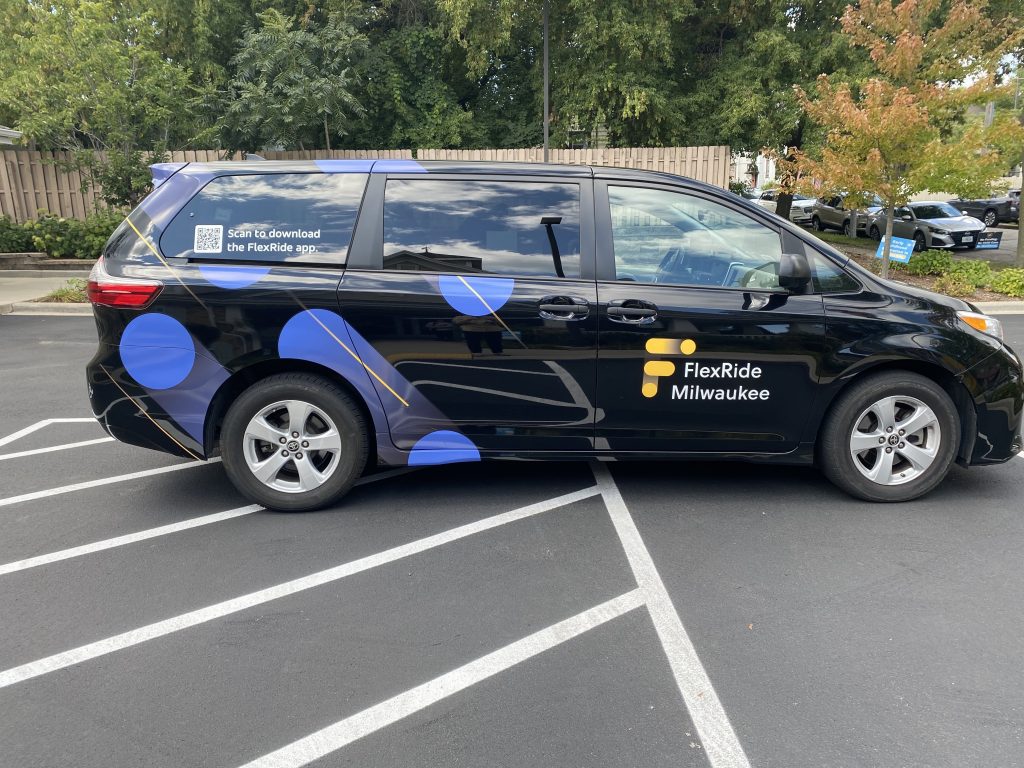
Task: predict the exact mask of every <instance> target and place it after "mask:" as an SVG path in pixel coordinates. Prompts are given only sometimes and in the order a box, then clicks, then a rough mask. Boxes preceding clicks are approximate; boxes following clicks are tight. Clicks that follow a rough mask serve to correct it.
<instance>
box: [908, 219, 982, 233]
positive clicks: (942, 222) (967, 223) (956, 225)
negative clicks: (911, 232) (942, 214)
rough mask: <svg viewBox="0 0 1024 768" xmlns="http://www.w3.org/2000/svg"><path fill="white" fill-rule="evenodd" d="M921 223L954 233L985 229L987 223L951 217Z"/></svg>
mask: <svg viewBox="0 0 1024 768" xmlns="http://www.w3.org/2000/svg"><path fill="white" fill-rule="evenodd" d="M920 221H926V222H928V223H929V224H931V225H932V226H933V227H941V228H942V229H949V230H952V231H953V232H966V231H968V230H971V229H984V228H985V223H984V222H982V221H981V220H980V219H976V218H974V217H973V216H949V217H946V218H942V219H920Z"/></svg>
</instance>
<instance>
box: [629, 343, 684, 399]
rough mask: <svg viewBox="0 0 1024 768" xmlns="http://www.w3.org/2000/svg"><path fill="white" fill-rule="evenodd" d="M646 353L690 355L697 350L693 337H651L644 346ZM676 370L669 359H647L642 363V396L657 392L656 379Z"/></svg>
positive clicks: (659, 355) (653, 394) (661, 355)
mask: <svg viewBox="0 0 1024 768" xmlns="http://www.w3.org/2000/svg"><path fill="white" fill-rule="evenodd" d="M645 349H646V350H647V354H649V355H657V356H658V357H666V356H676V355H683V356H686V355H692V354H693V353H694V352H696V351H697V343H696V342H695V341H694V340H693V339H660V338H651V339H648V340H647V344H646V346H645ZM675 372H676V364H675V363H673V362H672V361H671V360H648V361H647V362H645V363H644V381H643V386H641V387H640V391H641V392H642V393H643V396H644V397H654V396H655V395H657V394H658V379H663V378H665V377H666V376H671V375H672V374H674V373H675Z"/></svg>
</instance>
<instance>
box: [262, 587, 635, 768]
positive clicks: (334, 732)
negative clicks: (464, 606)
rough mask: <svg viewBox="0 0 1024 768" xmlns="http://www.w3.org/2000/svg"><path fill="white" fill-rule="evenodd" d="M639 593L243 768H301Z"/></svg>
mask: <svg viewBox="0 0 1024 768" xmlns="http://www.w3.org/2000/svg"><path fill="white" fill-rule="evenodd" d="M643 603H644V600H643V597H642V595H641V591H640V590H633V591H632V592H627V593H626V594H624V595H620V596H619V597H616V598H614V599H612V600H609V601H607V602H604V603H601V604H600V605H597V606H594V607H593V608H590V609H589V610H586V611H583V612H582V613H578V614H576V615H575V616H572V617H570V618H568V619H565V620H563V621H560V622H558V623H557V624H552V625H551V626H549V627H546V628H545V629H542V630H540V631H538V632H534V633H533V634H532V635H527V636H526V637H524V638H521V639H520V640H517V641H515V642H514V643H511V644H509V645H506V646H504V647H503V648H499V649H498V650H496V651H492V652H491V653H488V654H487V655H485V656H482V657H480V658H479V659H476V660H475V661H471V662H469V663H468V664H464V665H462V666H461V667H458V668H456V669H454V670H452V671H451V672H448V673H446V674H444V675H441V676H440V677H436V678H434V679H433V680H430V681H428V682H426V683H423V684H422V685H418V686H416V687H415V688H412V689H410V690H408V691H405V692H403V693H400V694H398V695H397V696H393V697H392V698H390V699H387V700H386V701H382V702H380V703H379V704H375V705H374V706H372V707H369V708H368V709H364V710H363V711H361V712H357V713H356V714H354V715H352V716H350V717H346V718H345V719H344V720H340V721H338V722H336V723H334V724H332V725H329V726H327V727H326V728H323V729H321V730H319V731H317V732H316V733H313V734H310V735H309V736H306V737H304V738H302V739H299V740H297V741H294V742H292V743H291V744H288V745H287V746H284V747H281V748H280V749H278V750H276V751H274V752H271V753H270V754H267V755H264V756H263V757H260V758H257V759H256V760H253V761H251V762H249V763H246V764H245V765H244V766H242V768H300V766H304V765H308V764H309V763H311V762H313V761H314V760H318V759H320V758H321V757H324V756H325V755H329V754H330V753H332V752H335V751H337V750H339V749H341V748H342V747H344V746H346V745H348V744H351V743H352V742H354V741H356V740H358V739H361V738H363V737H365V736H368V735H370V734H371V733H374V732H376V731H379V730H380V729H382V728H384V727H386V726H388V725H391V724H392V723H395V722H397V721H399V720H402V719H403V718H406V717H409V716H410V715H413V714H415V713H416V712H419V711H421V710H423V709H426V708H427V707H429V706H431V705H432V704H436V703H437V702H439V701H441V700H442V699H446V698H448V697H449V696H452V695H454V694H456V693H458V692H460V691H463V690H465V689H466V688H469V687H470V686H472V685H476V684H477V683H479V682H482V681H484V680H487V679H488V678H490V677H494V676H495V675H497V674H498V673H500V672H503V671H505V670H506V669H509V668H510V667H514V666H515V665H516V664H521V663H522V662H524V661H527V660H529V659H530V658H532V657H534V656H537V655H538V654H541V653H543V652H544V651H547V650H549V649H551V648H554V647H556V646H559V645H561V644H563V643H565V642H567V641H569V640H571V639H573V638H574V637H577V636H579V635H581V634H583V633H584V632H587V631H589V630H591V629H594V628H595V627H599V626H601V625H602V624H605V623H606V622H608V621H611V620H612V619H614V618H617V617H619V616H622V615H623V614H625V613H628V612H629V611H632V610H635V609H636V608H639V607H640V606H642V605H643Z"/></svg>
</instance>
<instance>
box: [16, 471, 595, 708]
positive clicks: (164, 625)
mask: <svg viewBox="0 0 1024 768" xmlns="http://www.w3.org/2000/svg"><path fill="white" fill-rule="evenodd" d="M179 466H190V465H187V464H186V465H179ZM598 493H600V491H599V490H598V488H597V487H596V486H591V487H590V488H584V489H583V490H580V491H573V492H572V493H567V494H564V495H562V496H558V497H556V498H553V499H547V500H545V501H539V502H537V503H536V504H530V505H528V506H525V507H520V508H519V509H514V510H512V511H510V512H503V513H501V514H498V515H493V516H491V517H487V518H484V519H483V520H477V521H475V522H472V523H467V524H466V525H460V526H459V527H457V528H452V529H450V530H447V531H443V532H442V533H438V534H434V535H433V536H427V537H426V538H423V539H417V540H416V541H412V542H410V543H408V544H402V545H401V546H398V547H394V548H392V549H388V550H386V551H384V552H378V553H377V554H375V555H369V556H367V557H363V558H360V559H358V560H353V561H351V562H348V563H344V564H343V565H338V566H335V567H334V568H328V569H326V570H323V571H318V572H317V573H313V574H310V575H309V576H303V577H302V578H299V579H294V580H292V581H286V582H284V583H283V584H277V585H275V586H273V587H267V588H266V589H261V590H258V591H256V592H250V593H249V594H247V595H242V596H241V597H236V598H233V599H231V600H225V601H224V602H220V603H215V604H214V605H209V606H207V607H205V608H200V609H198V610H195V611H190V612H188V613H183V614H181V615H179V616H173V617H171V618H169V619H164V620H163V621H158V622H155V623H153V624H147V625H146V626H144V627H139V628H138V629H132V630H129V631H128V632H122V633H121V634H119V635H114V636H112V637H108V638H105V639H103V640H98V641H96V642H93V643H89V644H87V645H83V646H79V647H78V648H73V649H72V650H70V651H64V652H63V653H58V654H54V655H53V656H47V657H45V658H42V659H38V660H37V661H31V662H29V663H27V664H22V665H21V666H18V667H12V668H11V669H8V670H5V671H3V672H0V688H6V687H7V686H9V685H14V684H15V683H20V682H23V681H25V680H30V679H32V678H34V677H39V676H40V675H45V674H48V673H50V672H56V671H57V670H58V669H64V668H65V667H70V666H73V665H75V664H81V663H82V662H83V661H88V660H89V659H95V658H97V657H99V656H105V655H107V654H110V653H114V652H116V651H122V650H124V649H125V648H131V647H132V646H135V645H139V644H141V643H144V642H146V641H148V640H155V639H156V638H158V637H163V636H164V635H169V634H171V633H173V632H179V631H181V630H183V629H188V628H189V627H194V626H197V625H199V624H204V623H206V622H208V621H213V620H214V619H219V618H222V617H224V616H229V615H231V614H233V613H238V612H239V611H244V610H247V609H249V608H253V607H255V606H257V605H262V604H263V603H268V602H270V601H271V600H277V599H278V598H282V597H287V596H289V595H294V594H296V593H298V592H302V591H305V590H308V589H313V588H314V587H319V586H323V585H324V584H330V583H331V582H334V581H338V580H340V579H343V578H345V577H346V576H352V575H354V574H357V573H362V572H363V571H368V570H370V569H372V568H377V567H379V566H382V565H387V564H388V563H393V562H395V561H396V560H401V559H402V558H406V557H409V556H411V555H416V554H419V553H421V552H426V551H427V550H430V549H434V548H435V547H440V546H442V545H444V544H450V543H451V542H453V541H457V540H459V539H463V538H466V537H467V536H472V535H474V534H477V533H482V532H483V531H488V530H491V529H492V528H497V527H499V526H502V525H506V524H508V523H512V522H515V521H517V520H523V519H525V518H528V517H532V516H533V515H538V514H540V513H542V512H548V511H550V510H552V509H557V508H558V507H564V506H566V505H567V504H573V503H575V502H577V501H582V500H583V499H589V498H591V497H593V496H596V495H598Z"/></svg>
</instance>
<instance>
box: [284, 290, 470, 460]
mask: <svg viewBox="0 0 1024 768" xmlns="http://www.w3.org/2000/svg"><path fill="white" fill-rule="evenodd" d="M277 348H278V354H279V355H280V357H282V358H286V359H287V358H294V359H298V360H308V361H310V362H314V363H318V364H319V365H323V366H325V367H327V368H329V369H331V370H332V371H335V372H336V373H338V374H340V375H341V376H344V377H345V379H346V380H347V381H348V382H349V383H351V384H352V386H354V387H355V388H356V389H357V390H358V392H359V394H360V395H361V396H362V399H363V401H364V402H365V403H366V406H367V408H368V409H369V411H370V416H371V418H372V419H373V426H374V431H375V432H376V433H377V450H378V453H379V454H380V455H381V458H382V459H384V460H385V461H387V462H389V463H393V464H394V463H400V462H402V461H405V460H406V456H407V454H405V453H404V451H403V449H404V450H409V449H412V448H414V447H415V446H416V445H417V444H418V442H419V441H421V439H422V438H423V435H424V434H425V433H431V434H447V435H454V437H453V438H450V439H447V440H444V441H443V444H442V443H437V442H435V443H428V444H427V445H426V446H425V449H426V450H427V453H426V454H424V455H423V456H421V458H420V461H421V463H423V464H438V463H446V462H447V461H472V460H474V459H471V458H449V459H446V460H444V461H435V460H433V459H430V460H429V461H428V460H427V458H429V456H428V455H427V454H431V455H432V454H433V451H434V450H435V449H439V450H441V451H442V453H441V454H438V456H440V457H442V458H443V456H444V453H443V452H444V451H460V452H461V453H459V454H458V455H459V456H468V455H469V454H467V453H466V451H469V450H472V452H473V455H475V456H477V458H479V451H477V449H476V447H475V446H474V445H473V443H472V442H471V441H470V440H469V439H468V438H466V437H464V436H462V435H460V434H459V433H458V432H455V431H453V425H452V423H451V422H450V421H449V420H448V419H447V418H446V417H445V416H444V414H442V413H441V412H440V411H439V410H438V409H437V408H436V407H435V406H434V404H433V403H431V402H430V401H429V400H428V399H427V398H426V397H425V396H424V395H423V394H422V393H421V392H420V391H419V390H418V389H416V388H415V387H414V386H413V385H412V384H411V383H409V381H408V380H407V379H406V378H405V377H404V376H402V374H400V373H399V372H398V371H397V370H396V369H395V367H394V366H393V365H392V364H391V363H390V362H389V361H388V360H387V359H385V358H384V357H383V356H382V355H381V354H380V353H379V352H377V350H376V349H374V347H373V346H372V345H371V344H370V343H369V342H368V341H366V339H364V338H363V337H362V336H360V335H359V333H358V332H357V331H356V330H355V329H354V328H352V326H350V325H349V324H348V323H346V322H345V320H344V319H343V318H342V317H341V316H340V315H338V314H336V313H334V312H331V311H329V310H326V309H307V310H304V311H302V312H299V313H297V314H296V315H294V316H293V317H292V318H291V319H290V320H289V321H288V322H287V323H285V326H284V328H282V329H281V335H280V337H279V338H278V342H277ZM389 446H394V447H389ZM396 449H397V450H396ZM453 455H454V454H453Z"/></svg>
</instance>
